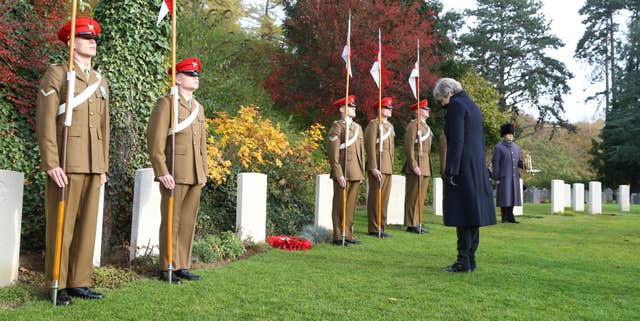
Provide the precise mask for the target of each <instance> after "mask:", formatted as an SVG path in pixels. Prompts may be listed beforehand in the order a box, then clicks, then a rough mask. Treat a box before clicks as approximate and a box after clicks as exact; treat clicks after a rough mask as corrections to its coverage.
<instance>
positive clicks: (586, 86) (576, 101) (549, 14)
mask: <svg viewBox="0 0 640 321" xmlns="http://www.w3.org/2000/svg"><path fill="white" fill-rule="evenodd" d="M262 1H263V0H243V2H244V3H254V4H255V3H257V2H262ZM440 1H441V2H442V4H443V5H444V11H445V12H446V11H449V10H456V11H461V10H464V9H473V8H475V6H476V2H475V0H440ZM541 2H542V4H543V7H542V13H543V14H544V15H545V17H546V19H547V22H549V23H550V27H551V34H553V35H555V36H556V37H558V38H560V40H562V41H563V42H564V44H565V46H564V47H562V48H560V49H558V50H550V51H548V52H547V53H548V54H549V56H551V57H553V58H555V59H558V60H560V61H562V62H563V63H564V64H565V65H566V67H567V69H568V70H569V71H570V72H571V73H572V74H573V75H574V77H573V78H572V79H570V80H569V81H568V84H569V87H570V88H571V91H570V93H569V94H567V95H564V96H563V99H564V104H565V115H564V116H565V117H566V118H567V119H568V120H569V121H570V122H572V123H575V122H580V121H588V122H591V121H594V120H596V119H600V118H603V112H602V107H599V106H598V104H597V102H595V101H591V102H589V103H586V102H585V100H586V99H587V97H589V96H592V95H593V94H594V93H595V92H597V91H602V90H604V83H601V84H590V83H589V80H588V78H589V74H590V73H591V70H592V68H591V67H590V66H589V65H588V64H585V63H582V62H578V61H576V60H575V59H574V58H573V54H574V51H575V48H576V45H577V44H578V40H579V39H580V38H581V37H582V34H583V33H584V30H585V26H584V25H583V24H582V20H583V19H584V17H582V16H580V14H578V10H579V9H580V8H581V7H582V5H583V4H584V2H585V0H541ZM279 15H283V13H280V14H279ZM617 22H618V23H620V26H621V28H624V26H625V25H626V23H625V22H624V17H621V18H620V19H619V21H617ZM526 112H529V113H532V114H533V113H534V108H532V109H531V110H527V111H526Z"/></svg>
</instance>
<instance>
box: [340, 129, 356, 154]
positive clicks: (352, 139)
mask: <svg viewBox="0 0 640 321" xmlns="http://www.w3.org/2000/svg"><path fill="white" fill-rule="evenodd" d="M347 128H348V127H347ZM347 130H349V129H347ZM358 134H360V127H356V131H355V133H353V137H351V138H349V140H348V141H347V144H346V146H345V144H340V149H345V148H346V147H349V146H351V145H353V143H355V142H356V140H357V139H358Z"/></svg>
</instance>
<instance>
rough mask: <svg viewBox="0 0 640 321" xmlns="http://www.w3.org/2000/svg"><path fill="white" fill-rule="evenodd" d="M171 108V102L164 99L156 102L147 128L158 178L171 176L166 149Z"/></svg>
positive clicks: (150, 150) (151, 158)
mask: <svg viewBox="0 0 640 321" xmlns="http://www.w3.org/2000/svg"><path fill="white" fill-rule="evenodd" d="M169 108H170V101H169V98H167V97H162V98H160V99H158V101H157V102H156V106H155V107H154V108H153V111H152V112H151V116H150V117H149V124H148V127H147V145H148V148H149V158H150V160H151V166H152V167H153V173H154V175H155V176H156V177H160V176H165V175H167V174H169V169H168V168H167V158H166V156H165V148H166V145H167V133H168V132H169V117H170V116H169Z"/></svg>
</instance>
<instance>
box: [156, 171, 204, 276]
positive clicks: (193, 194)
mask: <svg viewBox="0 0 640 321" xmlns="http://www.w3.org/2000/svg"><path fill="white" fill-rule="evenodd" d="M201 191H202V185H200V184H196V185H184V184H176V187H175V188H174V190H173V226H172V227H173V228H172V231H173V235H172V236H173V237H172V246H171V248H172V249H173V260H172V261H173V270H174V271H175V270H180V269H188V268H189V267H190V266H191V246H192V245H193V236H194V233H195V230H196V218H197V216H198V207H199V206H200V192H201ZM160 195H161V197H162V198H161V201H160V212H161V215H162V218H161V221H160V235H159V239H160V259H159V261H160V269H161V270H162V271H166V270H167V269H168V266H169V263H168V260H167V259H168V258H167V230H168V229H167V228H168V223H167V219H168V215H169V211H168V209H169V207H168V205H169V190H167V189H166V188H164V186H162V183H160Z"/></svg>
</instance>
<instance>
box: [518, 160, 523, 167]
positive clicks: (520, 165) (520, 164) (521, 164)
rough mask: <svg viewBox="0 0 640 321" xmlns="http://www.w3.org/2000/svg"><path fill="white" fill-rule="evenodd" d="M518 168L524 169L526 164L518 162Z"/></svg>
mask: <svg viewBox="0 0 640 321" xmlns="http://www.w3.org/2000/svg"><path fill="white" fill-rule="evenodd" d="M518 167H520V168H522V169H524V162H523V161H522V160H519V161H518Z"/></svg>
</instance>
